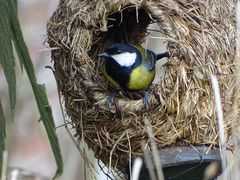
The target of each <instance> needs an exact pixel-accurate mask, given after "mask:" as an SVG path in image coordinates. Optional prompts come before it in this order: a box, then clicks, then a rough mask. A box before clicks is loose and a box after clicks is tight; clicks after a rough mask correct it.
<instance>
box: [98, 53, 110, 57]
mask: <svg viewBox="0 0 240 180" xmlns="http://www.w3.org/2000/svg"><path fill="white" fill-rule="evenodd" d="M98 57H101V58H106V57H109V54H108V53H106V52H103V53H101V54H99V55H98Z"/></svg>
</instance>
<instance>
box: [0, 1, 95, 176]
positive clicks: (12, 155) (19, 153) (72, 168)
mask: <svg viewBox="0 0 240 180" xmlns="http://www.w3.org/2000/svg"><path fill="white" fill-rule="evenodd" d="M57 5H58V1H57V0H51V1H49V0H27V1H26V0H18V12H19V18H20V24H21V28H22V32H23V36H24V38H25V41H26V44H27V46H28V49H29V52H30V55H31V58H32V61H33V64H34V68H35V72H36V75H37V79H38V83H40V84H43V83H44V84H45V87H46V90H47V94H48V99H49V103H50V105H51V107H52V110H53V116H54V119H55V122H56V126H61V125H63V118H62V114H61V110H60V106H59V100H58V94H57V89H56V83H55V79H54V76H53V73H52V72H51V70H50V69H46V68H45V66H47V65H49V66H52V65H53V64H52V63H51V57H50V51H49V50H48V49H47V43H45V40H46V38H47V36H46V34H47V33H46V24H47V21H48V19H49V18H50V17H51V15H52V13H53V12H54V11H55V9H56V8H57ZM16 63H17V64H16V72H17V104H16V108H15V112H14V118H12V117H11V113H10V112H9V109H10V108H9V107H10V105H9V96H8V88H7V83H6V80H5V77H4V75H3V72H2V69H1V67H0V97H1V99H2V104H3V108H4V112H5V116H6V120H7V123H8V124H7V150H8V160H9V166H10V167H13V168H21V169H24V170H27V171H31V172H34V173H37V174H40V175H42V176H44V177H46V178H51V177H53V176H54V174H55V170H56V166H55V160H54V157H53V155H52V152H51V149H50V144H49V141H48V139H47V135H46V132H45V129H44V127H43V125H42V123H41V122H39V121H38V120H39V117H40V116H39V113H38V110H37V108H36V102H35V99H34V96H33V92H32V88H31V86H30V83H29V80H28V78H27V76H26V73H25V71H21V68H20V65H19V63H18V60H16ZM12 120H13V121H12ZM57 135H58V137H59V140H60V145H61V149H62V155H63V159H64V165H65V166H64V167H65V168H64V174H63V176H62V177H61V178H60V179H69V180H74V179H83V174H84V173H83V170H84V167H83V166H84V163H83V161H82V160H81V157H80V155H79V152H78V150H77V148H76V147H75V146H74V144H73V143H72V141H71V139H70V137H69V135H68V134H67V132H66V130H65V128H64V127H59V128H58V129H57ZM87 179H91V178H87Z"/></svg>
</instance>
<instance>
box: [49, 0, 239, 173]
mask: <svg viewBox="0 0 240 180" xmlns="http://www.w3.org/2000/svg"><path fill="white" fill-rule="evenodd" d="M236 1H237V0H212V1H188V0H162V1H159V0H152V1H150V0H149V1H147V0H115V1H109V0H97V1H92V0H82V1H78V0H61V1H60V4H59V6H58V9H57V10H56V11H55V13H54V14H53V16H52V18H51V19H50V21H49V23H48V42H49V44H50V47H51V49H52V59H53V61H54V69H55V75H56V79H57V84H58V88H59V91H60V94H61V96H62V97H63V99H64V102H65V109H66V112H67V114H68V116H69V117H70V118H71V124H72V127H73V128H74V129H75V134H74V136H75V137H76V138H78V139H79V140H80V139H81V138H84V140H85V142H86V143H87V144H88V146H89V147H90V148H91V149H92V150H93V151H94V153H95V156H96V157H97V158H98V159H101V160H102V161H103V162H104V163H105V164H107V165H109V166H110V167H117V168H118V169H122V168H123V166H126V165H127V163H128V161H129V157H131V158H134V157H136V156H141V155H142V145H143V146H144V147H145V148H149V149H150V146H149V140H148V132H147V128H146V125H145V123H146V121H149V123H150V124H151V126H152V129H153V134H154V140H155V141H156V143H157V146H158V148H166V147H174V146H186V145H189V144H211V145H217V144H218V138H217V137H218V128H217V125H216V114H215V107H214V96H213V93H212V88H211V83H210V81H209V75H211V74H215V75H216V76H217V78H218V81H219V85H220V91H221V96H222V105H223V110H224V115H225V116H226V115H227V114H228V113H229V111H230V110H231V105H232V96H233V91H232V90H231V89H230V87H231V83H233V81H234V69H235V62H234V61H235V59H234V56H235V5H236ZM151 23H157V24H158V26H159V32H161V37H162V38H165V39H166V42H167V48H168V51H169V52H171V53H172V52H181V54H182V56H180V57H172V58H169V59H168V60H167V63H165V64H164V65H163V66H161V67H160V68H161V72H162V73H163V75H162V76H160V77H159V78H160V79H159V83H158V84H155V85H154V89H155V93H152V94H151V95H150V109H149V110H146V109H145V108H144V105H143V100H142V96H141V94H140V95H139V94H137V95H130V96H129V95H126V96H122V97H119V98H118V104H119V106H120V107H121V116H119V115H116V113H115V107H114V106H113V107H112V108H110V109H109V108H108V107H107V102H106V101H107V97H108V96H109V95H110V94H111V89H110V88H109V84H108V82H107V81H106V79H105V78H104V76H103V74H102V67H103V62H102V61H101V60H99V59H98V58H97V57H96V56H97V54H99V53H100V52H102V51H103V50H104V48H105V47H106V46H107V45H108V44H109V43H116V42H117V43H119V42H128V43H132V44H141V43H142V42H144V41H145V40H146V36H147V35H148V30H147V28H148V26H149V24H151ZM230 124H231V119H229V118H228V119H226V120H225V126H226V130H229V125H230ZM226 132H228V133H227V135H229V131H226Z"/></svg>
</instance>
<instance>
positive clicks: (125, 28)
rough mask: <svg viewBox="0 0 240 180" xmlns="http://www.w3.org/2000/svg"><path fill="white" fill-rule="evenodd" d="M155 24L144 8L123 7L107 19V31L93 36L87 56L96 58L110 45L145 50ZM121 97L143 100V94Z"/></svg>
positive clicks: (98, 65) (129, 94)
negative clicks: (142, 48)
mask: <svg viewBox="0 0 240 180" xmlns="http://www.w3.org/2000/svg"><path fill="white" fill-rule="evenodd" d="M155 22H156V20H154V19H153V18H152V16H151V13H150V12H148V10H147V9H146V8H145V7H138V6H136V5H128V6H125V7H123V8H122V9H121V10H120V11H117V12H114V13H112V14H110V15H109V16H108V17H107V31H104V32H103V31H99V32H97V33H96V34H94V35H93V45H92V48H91V50H90V52H89V55H90V56H91V57H93V58H96V56H97V54H99V53H101V52H102V51H103V50H104V49H105V47H106V46H107V45H109V44H112V43H129V44H135V45H143V46H144V47H145V48H147V47H148V44H147V42H146V38H147V37H149V34H151V30H150V32H149V29H148V28H149V27H151V26H152V25H154V23H155ZM155 24H156V23H155ZM156 27H157V26H156V25H155V28H156ZM158 29H159V27H157V29H155V31H156V32H157V33H159V32H158ZM102 65H103V64H101V63H100V64H99V61H98V62H97V64H96V66H97V67H96V68H97V69H99V68H101V67H102ZM157 73H158V72H157ZM156 76H157V75H156ZM109 91H112V90H111V89H110V90H109ZM123 95H124V96H125V97H127V98H129V99H132V100H138V99H142V98H143V96H144V93H143V92H123Z"/></svg>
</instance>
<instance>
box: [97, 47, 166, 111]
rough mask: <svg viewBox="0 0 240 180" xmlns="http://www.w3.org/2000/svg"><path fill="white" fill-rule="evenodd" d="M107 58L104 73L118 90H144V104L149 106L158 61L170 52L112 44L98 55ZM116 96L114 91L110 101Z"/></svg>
mask: <svg viewBox="0 0 240 180" xmlns="http://www.w3.org/2000/svg"><path fill="white" fill-rule="evenodd" d="M98 57H101V58H102V59H104V60H105V67H104V70H103V73H104V75H105V77H106V78H107V80H108V81H109V82H110V83H111V84H112V85H113V87H114V88H115V89H116V90H117V91H120V90H122V91H144V99H143V100H144V106H145V107H146V108H148V105H149V103H148V94H149V88H150V86H151V84H152V81H153V79H154V77H155V64H156V61H157V60H159V59H161V58H164V57H169V53H168V52H165V53H162V54H155V53H154V52H153V51H150V50H147V49H144V48H143V47H141V46H135V45H131V44H112V45H109V46H108V47H107V48H106V49H105V51H104V52H103V53H101V54H99V55H98ZM114 98H115V93H113V94H112V95H111V96H110V97H109V99H108V101H107V102H108V103H111V102H112V101H113V99H114Z"/></svg>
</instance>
